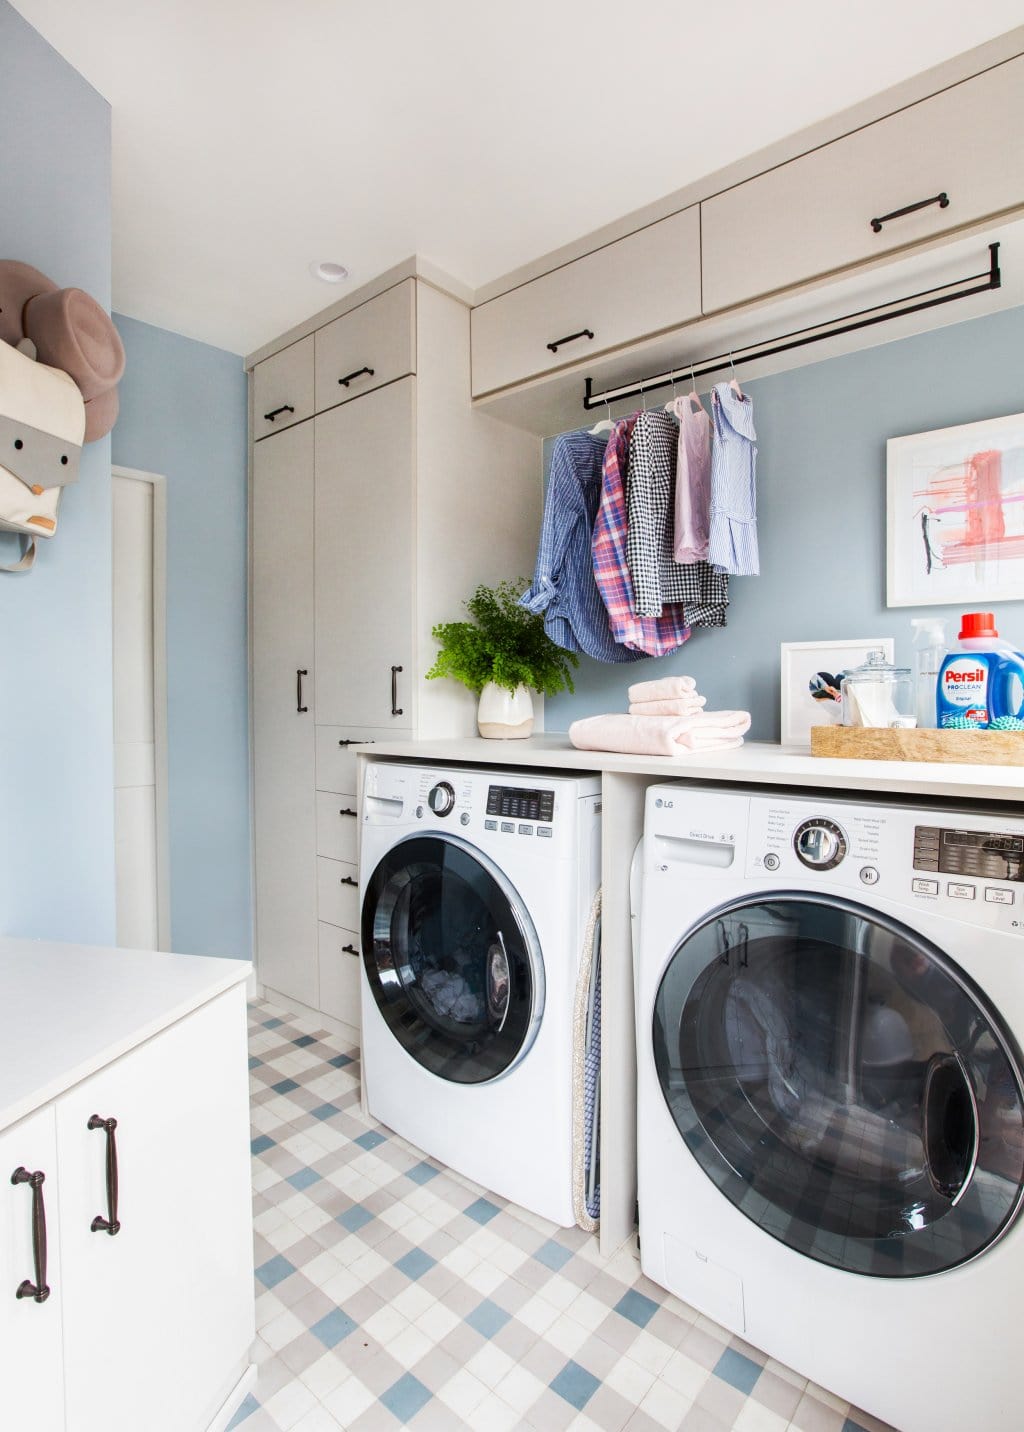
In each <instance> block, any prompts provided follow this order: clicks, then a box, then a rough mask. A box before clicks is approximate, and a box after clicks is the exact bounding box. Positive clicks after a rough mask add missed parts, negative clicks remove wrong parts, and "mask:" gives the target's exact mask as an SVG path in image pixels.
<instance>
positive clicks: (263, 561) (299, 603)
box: [252, 423, 316, 1007]
mask: <svg viewBox="0 0 1024 1432" xmlns="http://www.w3.org/2000/svg"><path fill="white" fill-rule="evenodd" d="M252 526H253V584H252V586H253V598H252V636H253V677H252V682H253V691H252V696H253V748H254V749H253V776H254V791H253V799H254V810H255V846H256V922H257V923H256V936H257V951H258V969H259V977H260V980H261V981H262V982H263V983H264V984H266V985H269V986H270V987H271V988H272V989H275V990H280V991H281V992H282V993H283V994H288V995H291V996H292V997H293V998H295V999H298V1000H301V1001H302V1002H303V1003H304V1004H309V1005H312V1006H314V1007H315V1006H316V906H315V890H316V884H315V864H314V862H315V857H316V811H315V795H314V769H315V767H314V731H313V704H314V685H315V683H314V666H313V661H314V651H313V571H312V563H311V560H310V555H311V553H312V551H313V425H312V423H304V424H303V425H302V426H300V427H296V428H292V429H291V430H290V431H288V432H284V433H280V434H279V435H278V436H277V437H276V438H275V439H274V440H273V442H269V441H268V442H263V443H258V444H257V445H256V447H255V449H254V453H253V483H252ZM300 671H304V672H306V673H307V675H305V676H303V677H302V678H301V682H302V701H301V702H300V701H299V700H298V681H299V678H298V677H297V673H298V672H300ZM299 705H303V706H305V707H306V710H305V711H299V710H298V709H297V708H298V706H299Z"/></svg>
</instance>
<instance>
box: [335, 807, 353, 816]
mask: <svg viewBox="0 0 1024 1432" xmlns="http://www.w3.org/2000/svg"><path fill="white" fill-rule="evenodd" d="M338 814H339V815H355V811H354V810H349V808H348V806H346V807H345V809H344V810H340V811H339V812H338Z"/></svg>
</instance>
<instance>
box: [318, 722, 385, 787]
mask: <svg viewBox="0 0 1024 1432" xmlns="http://www.w3.org/2000/svg"><path fill="white" fill-rule="evenodd" d="M389 735H390V732H389V731H388V730H386V729H385V730H380V729H379V728H378V727H376V726H318V727H317V728H316V788H317V790H318V791H334V792H336V793H337V794H338V795H345V796H351V797H352V800H353V803H354V802H355V795H356V790H357V780H356V754H355V749H354V748H355V747H356V746H357V745H362V744H364V743H365V742H370V743H371V744H372V743H373V742H374V741H386V740H387V738H388V736H389Z"/></svg>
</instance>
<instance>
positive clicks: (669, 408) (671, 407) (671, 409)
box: [665, 371, 676, 414]
mask: <svg viewBox="0 0 1024 1432" xmlns="http://www.w3.org/2000/svg"><path fill="white" fill-rule="evenodd" d="M669 377H670V378H671V380H672V396H671V398H670V399H669V400H668V402H667V403H666V404H665V411H666V413H672V414H674V413H675V410H676V375H675V372H674V371H673V372H671V373H670V374H669Z"/></svg>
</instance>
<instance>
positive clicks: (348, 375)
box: [338, 368, 373, 388]
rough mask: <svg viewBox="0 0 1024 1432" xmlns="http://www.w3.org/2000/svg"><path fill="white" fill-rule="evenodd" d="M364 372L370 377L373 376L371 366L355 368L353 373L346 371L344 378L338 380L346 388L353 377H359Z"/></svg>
mask: <svg viewBox="0 0 1024 1432" xmlns="http://www.w3.org/2000/svg"><path fill="white" fill-rule="evenodd" d="M364 373H369V375H370V377H371V378H372V377H373V369H372V368H357V369H356V371H355V372H354V373H346V374H345V377H344V378H339V379H338V382H339V383H340V384H341V386H342V387H343V388H347V387H348V385H349V383H351V382H352V380H353V378H361V377H362V376H363V374H364Z"/></svg>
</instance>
